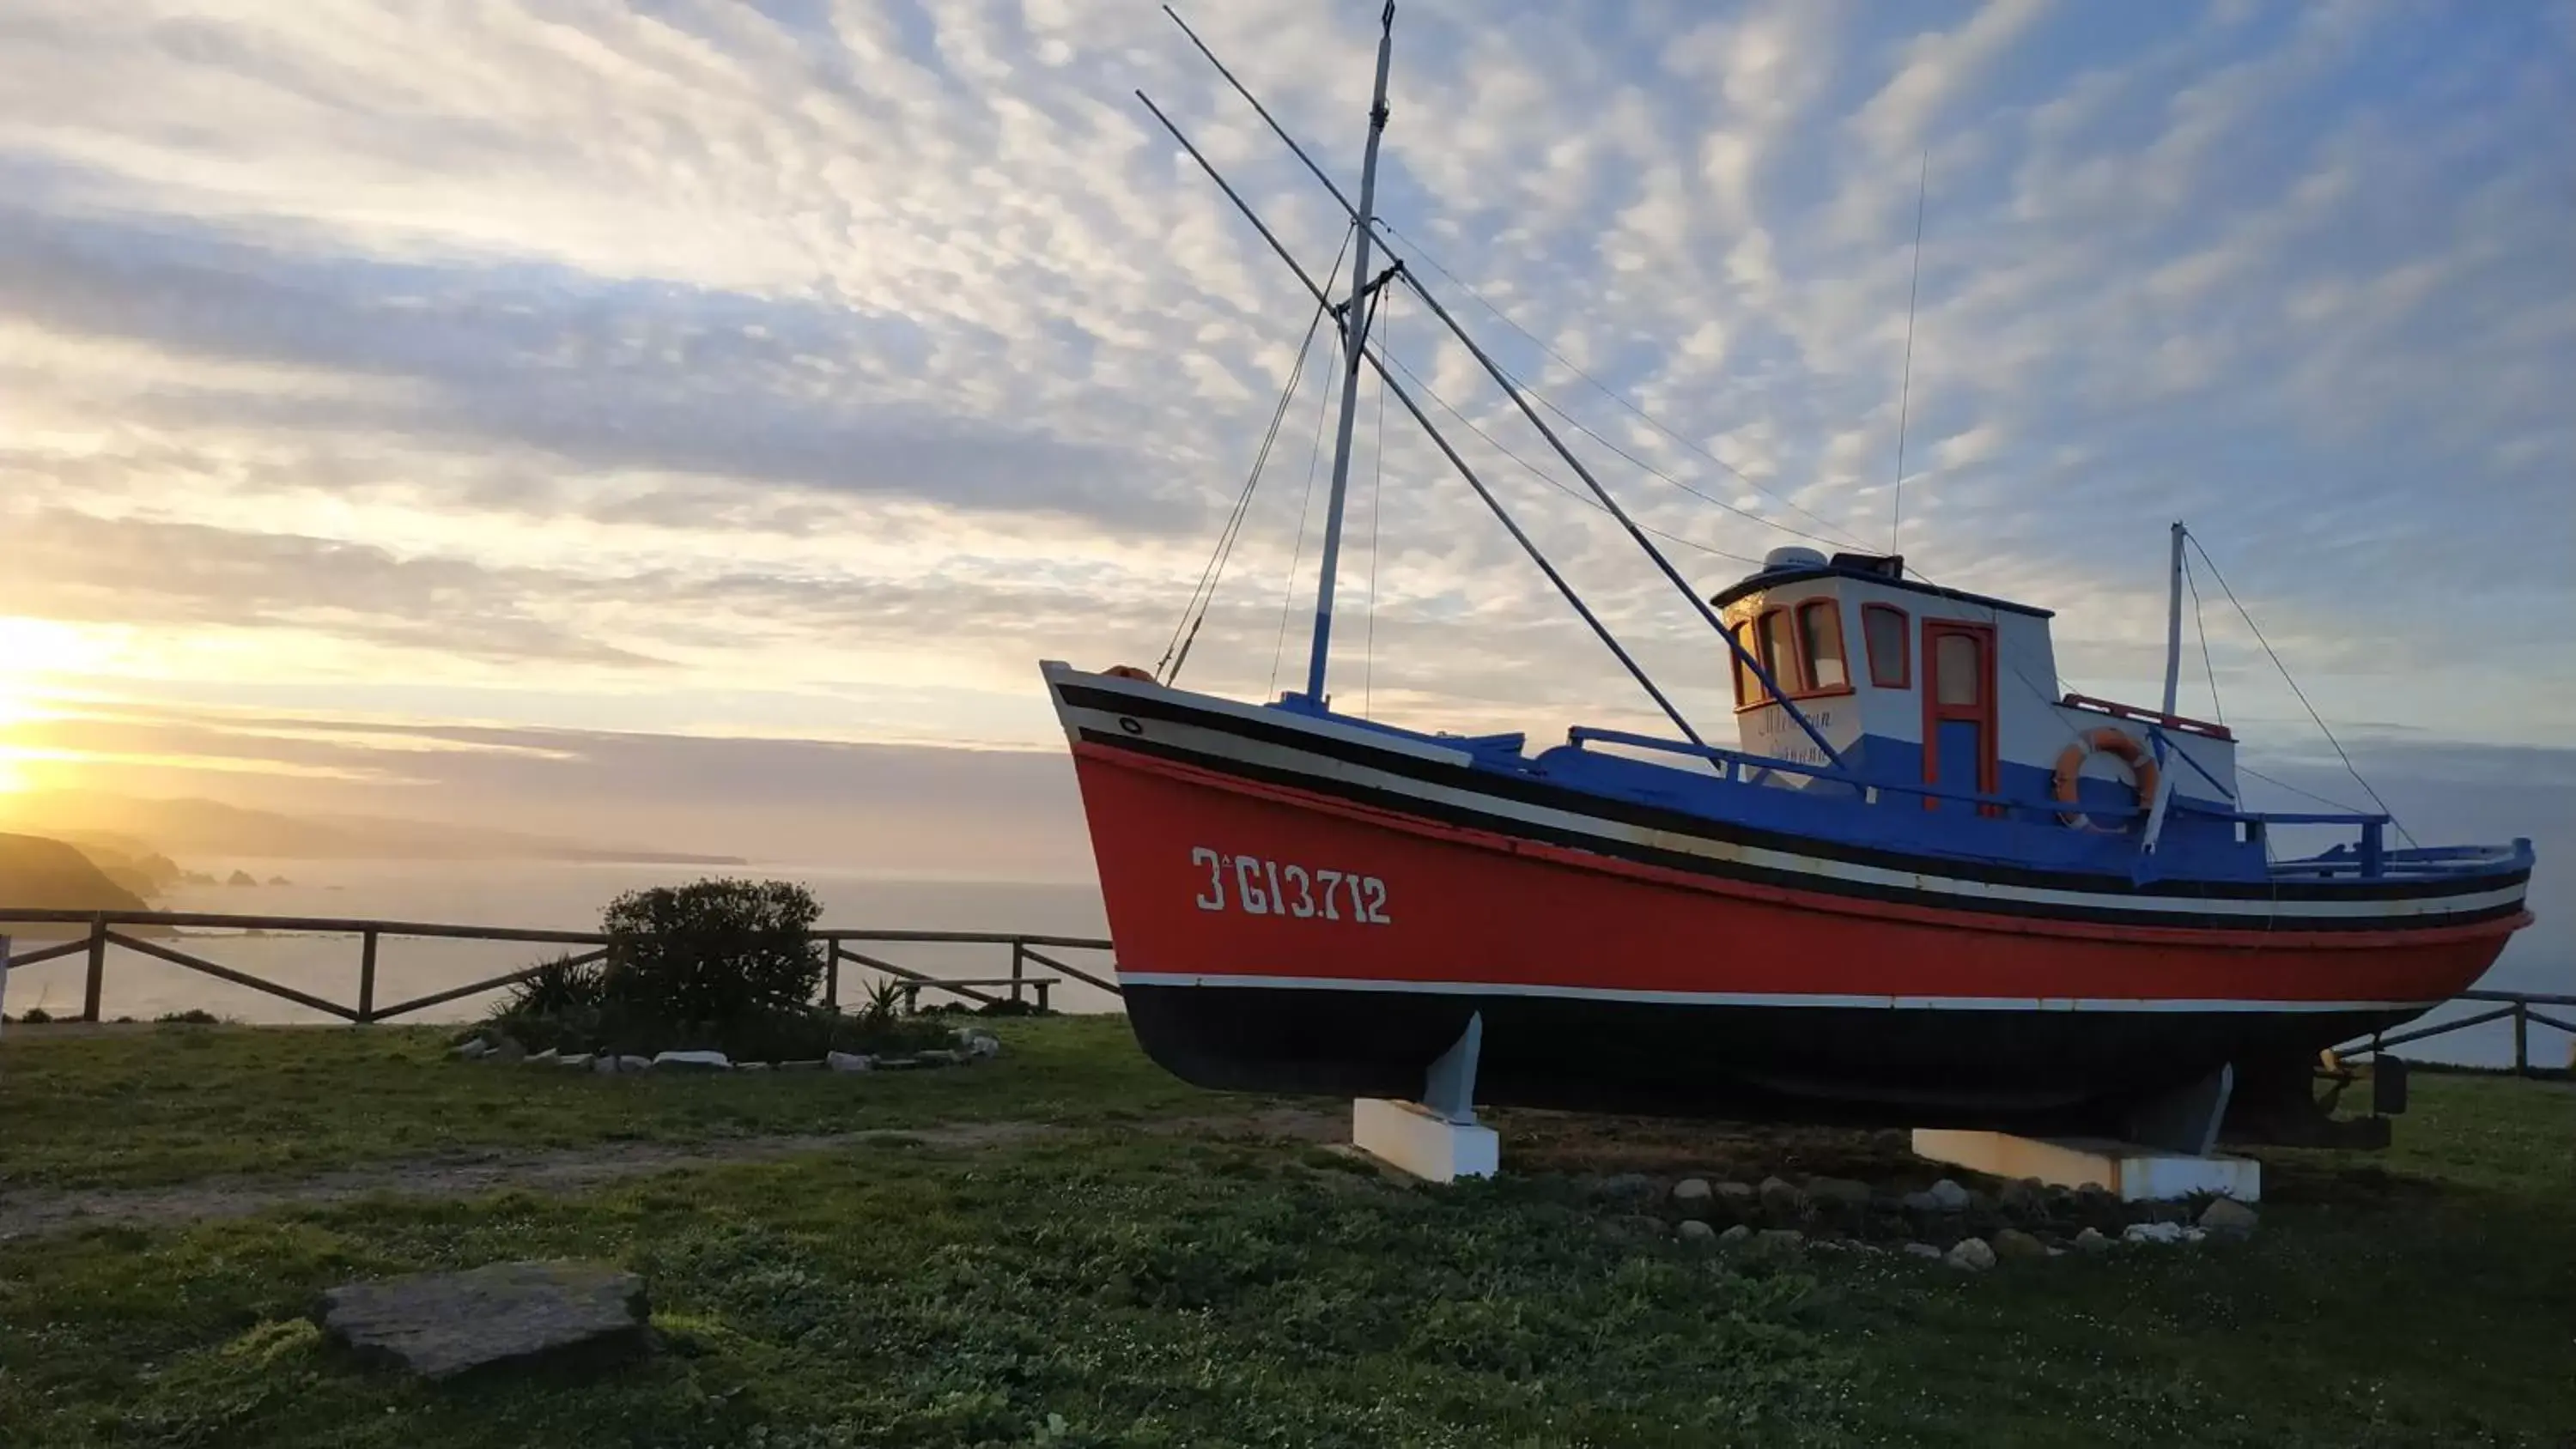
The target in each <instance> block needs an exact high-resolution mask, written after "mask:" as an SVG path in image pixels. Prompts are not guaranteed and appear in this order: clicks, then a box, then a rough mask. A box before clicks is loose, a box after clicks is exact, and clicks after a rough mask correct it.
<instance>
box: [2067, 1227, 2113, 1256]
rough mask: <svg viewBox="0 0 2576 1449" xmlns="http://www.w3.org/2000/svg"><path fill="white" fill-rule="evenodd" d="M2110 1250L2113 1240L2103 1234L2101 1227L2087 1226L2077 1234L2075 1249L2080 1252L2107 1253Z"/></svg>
mask: <svg viewBox="0 0 2576 1449" xmlns="http://www.w3.org/2000/svg"><path fill="white" fill-rule="evenodd" d="M2110 1250H2111V1240H2110V1239H2109V1238H2106V1237H2104V1236H2102V1230H2101V1229H2099V1228H2086V1229H2085V1230H2084V1231H2082V1232H2080V1233H2077V1234H2076V1235H2075V1251H2077V1252H2079V1253H2107V1252H2109V1251H2110Z"/></svg>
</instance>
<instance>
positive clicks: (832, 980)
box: [823, 936, 841, 1015]
mask: <svg viewBox="0 0 2576 1449" xmlns="http://www.w3.org/2000/svg"><path fill="white" fill-rule="evenodd" d="M823 1007H824V1009H825V1010H827V1011H830V1012H832V1013H833V1014H835V1015H838V1014H839V1013H840V1010H841V938H840V937H838V936H827V937H825V938H824V940H823Z"/></svg>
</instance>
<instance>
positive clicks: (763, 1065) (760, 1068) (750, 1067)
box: [733, 1062, 769, 1072]
mask: <svg viewBox="0 0 2576 1449" xmlns="http://www.w3.org/2000/svg"><path fill="white" fill-rule="evenodd" d="M733 1069H734V1070H735V1071H737V1072H765V1071H768V1070H769V1063H767V1062H736V1063H734V1064H733Z"/></svg>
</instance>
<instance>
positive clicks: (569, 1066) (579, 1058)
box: [555, 1052, 597, 1072]
mask: <svg viewBox="0 0 2576 1449" xmlns="http://www.w3.org/2000/svg"><path fill="white" fill-rule="evenodd" d="M595 1060H597V1059H596V1058H594V1057H593V1056H591V1054H590V1053H588V1052H574V1053H573V1054H572V1055H570V1056H563V1057H557V1058H555V1065H556V1066H559V1067H562V1068H564V1069H566V1070H568V1071H575V1072H586V1071H589V1070H590V1064H591V1063H592V1062H593V1061H595Z"/></svg>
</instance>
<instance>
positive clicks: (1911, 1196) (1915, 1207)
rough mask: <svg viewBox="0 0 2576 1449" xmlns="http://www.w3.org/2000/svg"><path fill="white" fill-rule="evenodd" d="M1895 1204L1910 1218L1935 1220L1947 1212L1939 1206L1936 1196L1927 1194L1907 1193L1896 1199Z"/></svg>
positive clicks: (1939, 1200) (1939, 1201)
mask: <svg viewBox="0 0 2576 1449" xmlns="http://www.w3.org/2000/svg"><path fill="white" fill-rule="evenodd" d="M1897 1202H1898V1204H1899V1205H1900V1206H1902V1207H1903V1208H1904V1209H1905V1212H1906V1214H1907V1215H1908V1216H1910V1217H1918V1218H1937V1217H1939V1216H1940V1215H1941V1214H1943V1213H1945V1212H1947V1211H1949V1209H1947V1208H1945V1207H1943V1206H1941V1199H1940V1198H1939V1197H1938V1196H1936V1195H1934V1194H1932V1193H1928V1192H1909V1193H1907V1194H1906V1195H1905V1196H1903V1197H1901V1198H1899V1199H1897Z"/></svg>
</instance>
